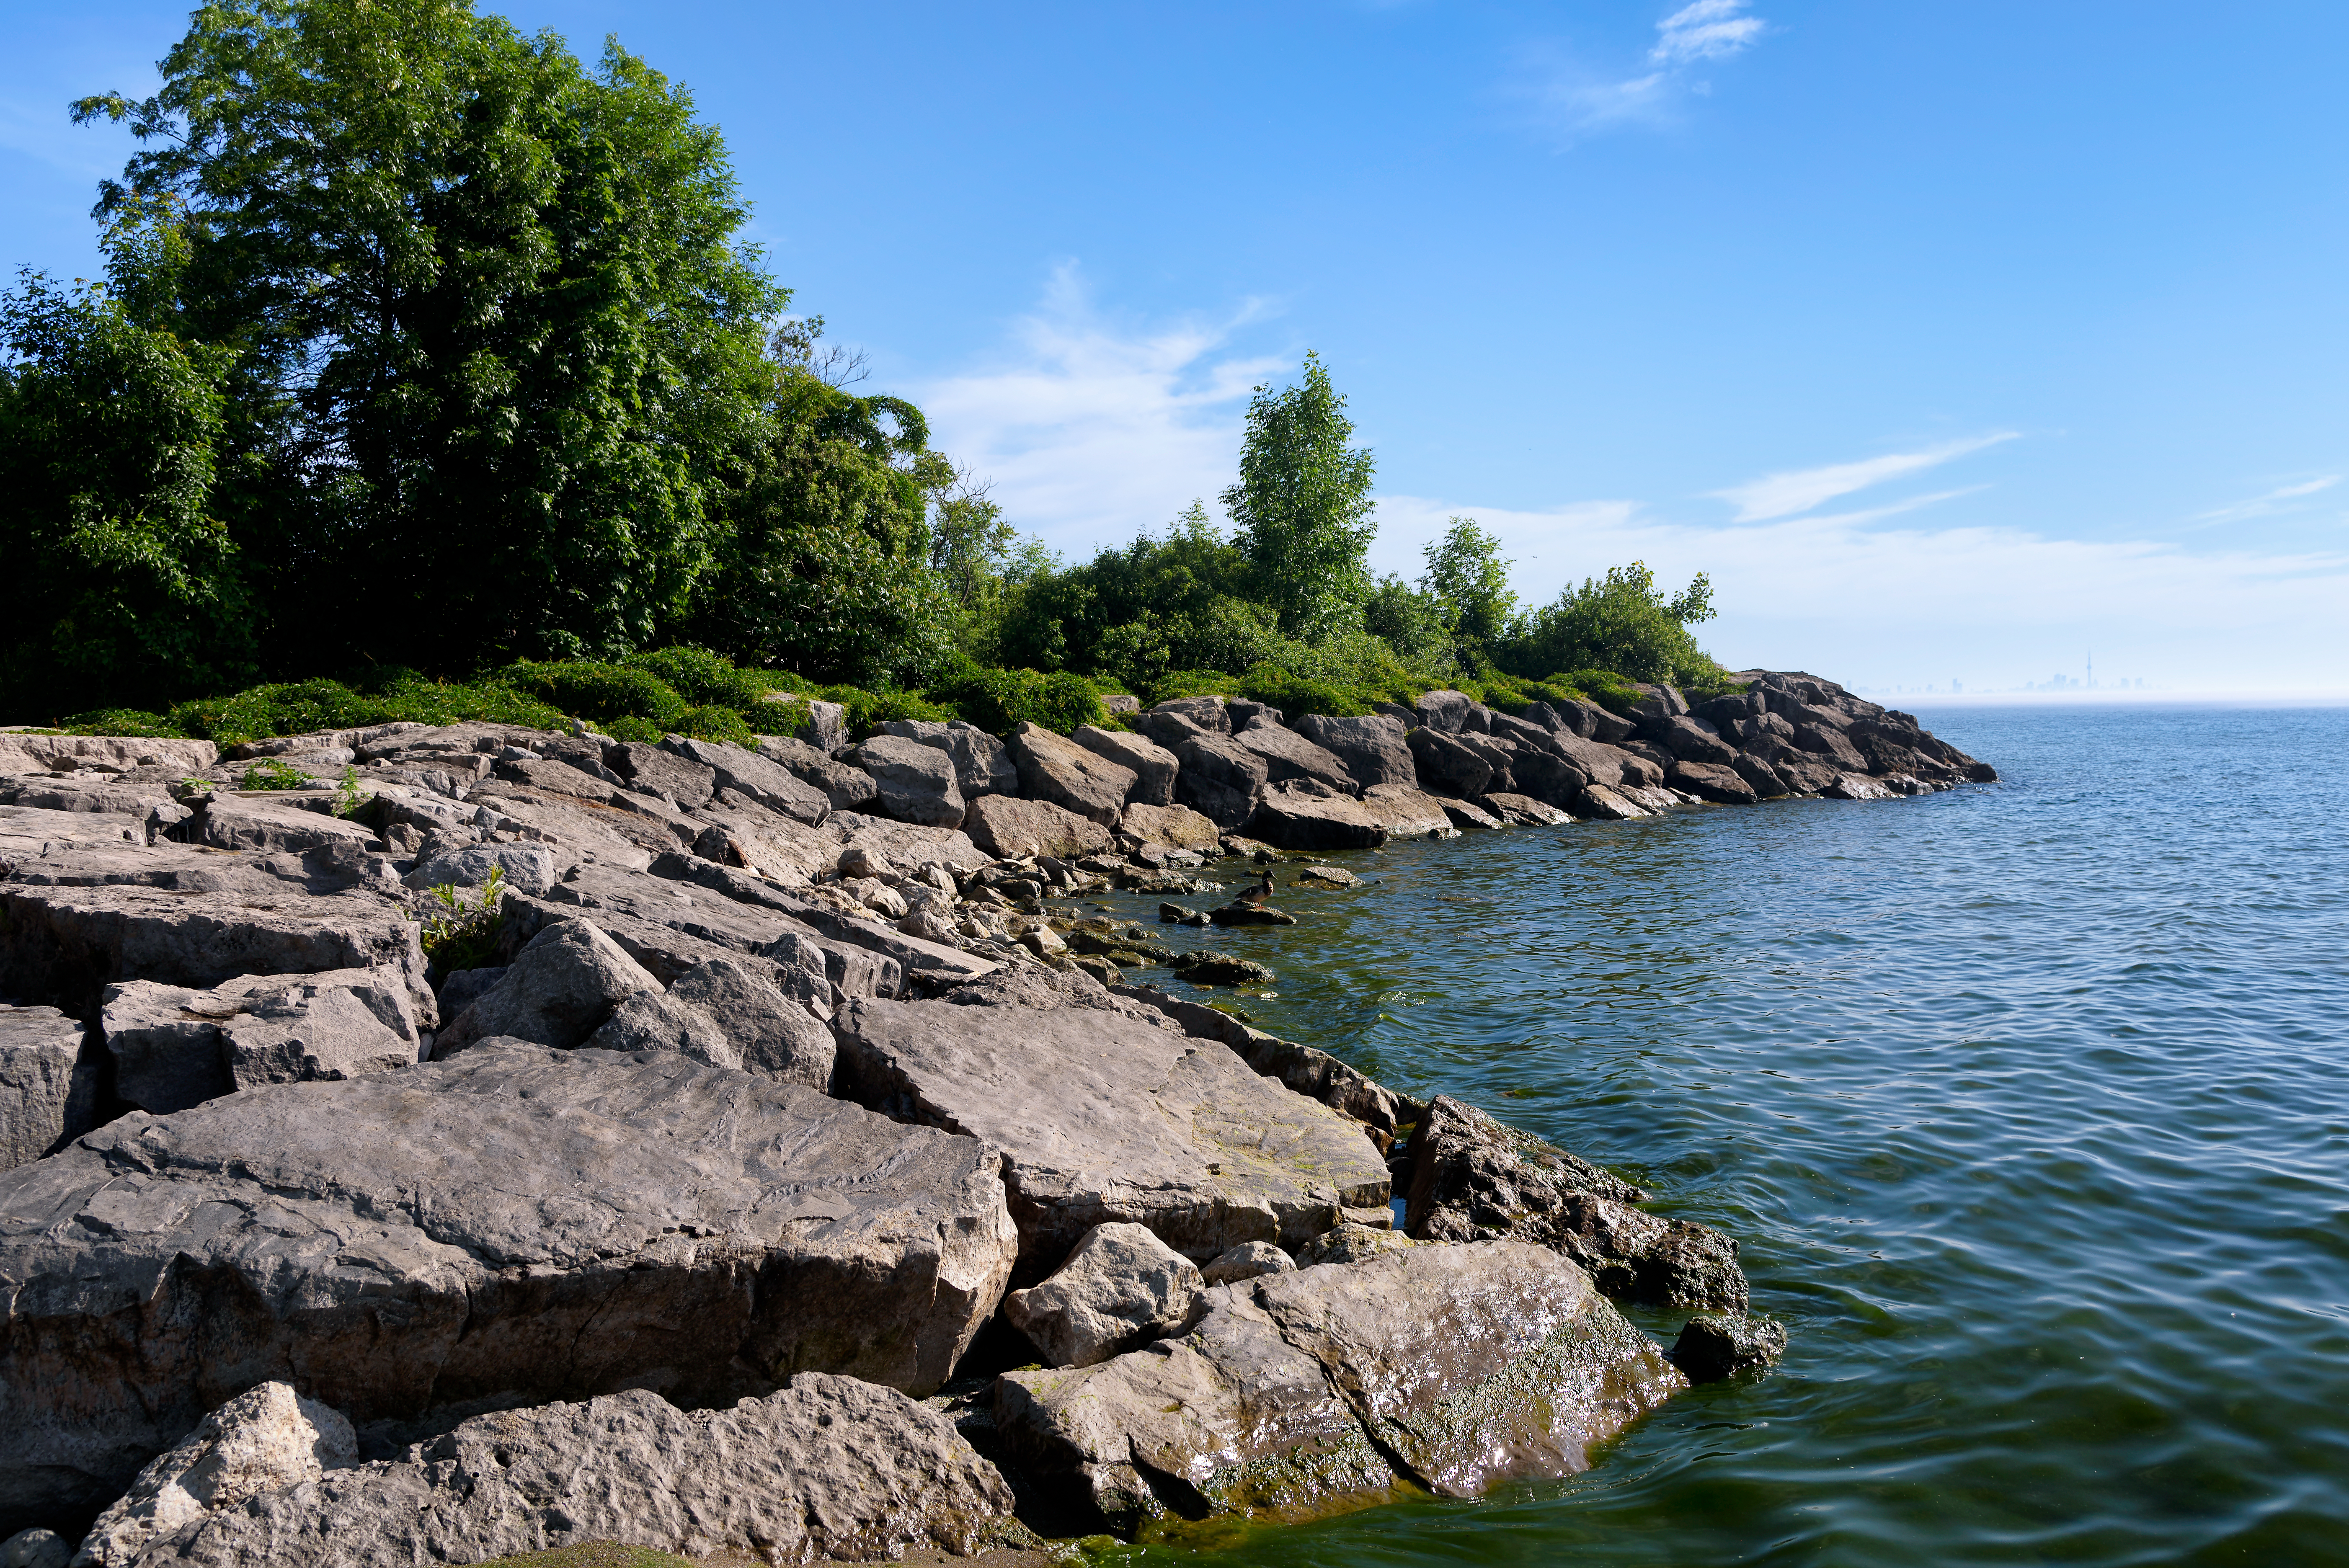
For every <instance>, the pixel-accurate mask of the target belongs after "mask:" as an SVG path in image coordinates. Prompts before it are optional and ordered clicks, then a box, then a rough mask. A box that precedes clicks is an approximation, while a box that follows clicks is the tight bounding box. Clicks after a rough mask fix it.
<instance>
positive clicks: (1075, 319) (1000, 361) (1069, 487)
mask: <svg viewBox="0 0 2349 1568" xmlns="http://www.w3.org/2000/svg"><path fill="white" fill-rule="evenodd" d="M1265 314H1266V307H1265V306H1264V305H1263V304H1261V303H1260V302H1254V301H1251V302H1248V303H1246V304H1242V305H1241V306H1240V307H1239V308H1237V310H1235V311H1233V312H1232V313H1230V314H1229V315H1226V316H1225V317H1223V318H1222V319H1220V320H1212V319H1210V320H1201V319H1186V320H1182V321H1177V322H1173V323H1164V324H1157V325H1144V326H1142V327H1140V328H1127V327H1122V326H1121V325H1118V324H1116V323H1113V322H1111V321H1108V320H1106V319H1104V318H1103V316H1102V314H1101V313H1100V312H1099V311H1098V310H1097V309H1096V307H1095V306H1094V304H1093V302H1092V296H1091V294H1090V293H1089V291H1088V290H1087V288H1086V286H1085V283H1084V279H1083V276H1082V274H1081V272H1080V270H1079V269H1078V268H1077V266H1076V265H1075V264H1074V263H1069V264H1065V265H1063V266H1061V268H1060V269H1058V270H1057V271H1056V272H1055V273H1053V275H1052V280H1051V283H1050V286H1049V287H1048V288H1047V290H1046V293H1045V297H1044V299H1043V301H1042V303H1041V304H1040V306H1039V308H1038V309H1037V310H1036V311H1035V313H1034V314H1032V315H1029V316H1026V317H1024V318H1022V319H1021V320H1019V321H1018V322H1016V323H1014V324H1013V327H1012V330H1011V332H1010V334H1009V342H1008V343H1007V345H1006V346H1005V347H1004V348H1003V350H1002V351H1001V352H1000V353H999V354H998V355H997V356H994V358H993V361H992V362H991V363H988V364H987V365H984V366H980V367H978V368H975V369H972V370H968V371H966V372H964V373H962V374H960V375H955V376H948V377H943V378H941V379H938V380H936V381H932V382H930V383H928V384H926V385H925V386H919V387H915V388H914V389H913V394H914V397H915V398H916V401H918V402H919V403H920V405H921V407H922V408H923V410H924V412H925V413H926V414H927V415H928V417H929V421H930V428H931V432H932V438H933V440H934V441H935V442H936V445H937V446H938V447H939V449H941V450H944V451H947V452H950V453H952V454H953V455H954V456H955V458H956V459H957V460H959V461H962V462H966V463H968V464H969V465H970V466H971V467H972V468H973V469H975V470H976V471H977V472H978V474H979V475H980V476H981V477H982V478H985V479H988V480H992V481H993V482H994V485H995V493H996V497H997V499H998V500H1000V501H1002V502H1003V505H1004V511H1005V515H1006V516H1007V517H1008V518H1009V520H1010V521H1012V522H1013V523H1014V524H1016V525H1017V526H1018V527H1019V528H1020V529H1022V530H1023V531H1029V532H1032V533H1035V534H1037V535H1039V536H1040V537H1041V538H1042V539H1044V540H1045V542H1048V543H1050V544H1051V545H1053V546H1054V547H1055V548H1057V549H1061V550H1064V551H1074V552H1082V551H1085V550H1089V549H1090V548H1092V546H1094V545H1097V544H1102V543H1107V542H1112V541H1118V540H1123V539H1126V538H1130V537H1131V536H1132V535H1133V533H1134V531H1136V530H1137V529H1139V528H1142V527H1146V526H1154V525H1157V524H1161V523H1164V522H1166V521H1169V520H1170V519H1171V518H1173V517H1174V514H1175V513H1176V512H1177V511H1181V510H1182V508H1183V507H1184V506H1185V504H1186V503H1188V502H1189V501H1190V500H1192V498H1194V497H1205V498H1206V499H1207V500H1208V502H1209V504H1210V505H1211V506H1212V505H1213V504H1214V498H1215V496H1216V492H1217V491H1218V490H1222V489H1223V488H1224V487H1225V486H1226V485H1227V484H1229V483H1230V482H1231V478H1232V475H1233V472H1234V471H1235V469H1236V467H1237V461H1238V456H1239V447H1240V428H1241V416H1242V406H1243V404H1244V401H1245V399H1246V398H1247V393H1248V389H1249V388H1250V387H1253V386H1255V385H1256V384H1257V382H1260V381H1263V380H1266V379H1268V377H1277V376H1278V375H1279V374H1280V373H1281V372H1283V371H1284V370H1286V369H1288V367H1289V366H1291V365H1292V364H1293V363H1294V360H1293V359H1292V358H1289V357H1269V356H1247V355H1243V354H1239V353H1236V352H1234V351H1233V350H1232V348H1231V346H1230V339H1231V337H1232V335H1233V334H1234V333H1235V332H1236V331H1237V329H1239V328H1240V327H1242V326H1243V325H1246V324H1247V323H1248V322H1250V321H1252V320H1255V319H1257V318H1259V317H1260V316H1262V315H1265Z"/></svg>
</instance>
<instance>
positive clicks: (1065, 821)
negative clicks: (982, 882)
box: [962, 795, 1111, 861]
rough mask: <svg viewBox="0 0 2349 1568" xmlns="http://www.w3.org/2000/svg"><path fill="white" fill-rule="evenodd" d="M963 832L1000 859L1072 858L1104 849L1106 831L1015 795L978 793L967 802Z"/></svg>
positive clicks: (1067, 812)
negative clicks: (1044, 856)
mask: <svg viewBox="0 0 2349 1568" xmlns="http://www.w3.org/2000/svg"><path fill="white" fill-rule="evenodd" d="M962 830H963V831H964V832H966V833H968V834H969V835H970V841H971V842H972V843H974V844H977V845H978V847H979V848H980V849H982V850H984V851H987V852H988V854H990V855H993V856H995V857H996V858H997V859H999V860H1006V861H1025V860H1032V859H1034V858H1035V857H1036V856H1038V855H1057V856H1059V857H1060V858H1061V859H1062V860H1066V861H1073V860H1076V859H1079V858H1080V857H1081V856H1085V855H1097V854H1100V853H1102V851H1105V850H1107V849H1109V847H1110V844H1111V838H1110V830H1108V829H1107V828H1104V827H1102V825H1101V824H1100V823H1099V822H1096V821H1094V820H1092V818H1090V817H1080V816H1078V815H1077V814H1076V813H1075V812H1074V811H1071V810H1065V809H1063V808H1061V807H1059V806H1055V805H1053V804H1052V803H1051V802H1050V800H1023V799H1020V798H1019V796H1017V795H983V796H981V797H979V798H978V799H976V800H973V801H972V802H971V803H970V812H969V814H968V816H966V817H965V818H964V819H963V824H962Z"/></svg>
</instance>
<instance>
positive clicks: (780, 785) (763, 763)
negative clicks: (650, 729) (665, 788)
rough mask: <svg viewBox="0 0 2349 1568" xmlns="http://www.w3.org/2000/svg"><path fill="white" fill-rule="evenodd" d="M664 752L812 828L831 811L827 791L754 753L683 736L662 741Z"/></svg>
mask: <svg viewBox="0 0 2349 1568" xmlns="http://www.w3.org/2000/svg"><path fill="white" fill-rule="evenodd" d="M661 749H662V750H664V751H667V752H668V753H670V754H671V755H673V756H677V757H682V758H686V759H687V760H688V761H690V762H697V763H699V764H700V765H701V766H702V767H704V768H707V769H709V771H710V775H711V778H712V781H713V782H714V783H715V784H716V785H717V788H718V789H731V790H733V791H734V792H735V793H736V794H738V795H742V796H745V797H747V798H749V799H752V800H755V801H757V802H758V803H759V804H760V805H761V806H764V807H765V808H766V809H767V810H770V811H780V812H781V813H782V814H783V815H784V816H786V817H790V818H792V819H794V820H798V821H802V822H805V823H807V824H808V825H809V826H810V827H813V826H814V825H815V824H816V823H818V822H821V821H823V819H824V814H825V813H826V812H828V811H830V810H832V796H831V794H830V793H829V792H828V791H826V790H824V789H820V788H818V787H817V786H815V785H813V784H810V783H808V782H807V781H806V780H804V779H802V778H800V776H799V775H798V774H796V773H793V772H792V770H791V769H788V768H785V767H784V766H783V765H782V764H781V763H780V762H777V761H776V760H774V759H773V758H770V757H761V756H760V755H759V754H758V753H757V752H755V751H745V750H744V749H742V748H740V747H739V746H728V745H725V744H724V743H722V742H719V741H715V740H688V739H687V738H685V737H683V736H681V735H672V736H670V737H669V738H667V740H664V741H662V742H661ZM712 793H713V794H714V793H715V791H712ZM682 803H683V802H679V804H682Z"/></svg>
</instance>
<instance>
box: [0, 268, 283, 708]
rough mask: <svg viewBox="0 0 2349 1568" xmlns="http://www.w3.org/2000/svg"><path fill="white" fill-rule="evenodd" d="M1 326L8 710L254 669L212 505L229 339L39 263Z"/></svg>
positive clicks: (139, 702)
mask: <svg viewBox="0 0 2349 1568" xmlns="http://www.w3.org/2000/svg"><path fill="white" fill-rule="evenodd" d="M0 334H5V343H6V346H7V352H8V354H9V356H10V362H9V363H8V364H6V365H5V366H0V558H5V560H6V562H7V563H8V588H9V603H10V605H11V607H12V614H11V615H10V617H9V628H8V632H7V634H6V636H5V640H0V711H5V712H7V713H9V714H11V715H13V716H15V717H18V718H20V719H21V718H36V719H51V718H56V717H61V716H63V715H66V714H69V713H73V712H76V711H78V710H83V709H88V708H92V707H101V706H127V707H144V708H160V707H163V706H165V705H166V704H168V703H170V702H171V701H173V700H175V699H176V698H179V697H181V696H189V695H191V694H193V693H197V692H201V691H204V690H208V689H209V690H220V689H223V688H226V687H230V686H237V685H241V684H243V683H244V682H246V681H249V680H250V679H252V677H253V676H254V636H253V622H252V616H251V611H250V606H249V604H248V603H247V599H246V595H245V592H244V588H243V582H242V580H241V578H240V576H239V573H238V568H239V565H240V562H239V560H238V556H237V552H236V548H235V546H234V544H233V543H232V542H231V541H230V539H229V536H228V531H227V529H226V528H225V526H223V525H222V522H221V521H220V520H219V519H218V518H217V517H215V516H213V515H212V512H211V510H210V503H211V500H212V490H213V488H214V481H215V478H216V466H215V453H214V446H215V444H216V443H217V442H218V441H219V439H220V438H221V431H222V404H223V401H224V400H223V397H222V391H221V382H222V377H223V376H224V375H225V374H226V372H227V370H228V368H229V359H230V356H229V355H228V354H226V353H225V352H223V351H222V350H218V349H207V348H203V347H201V346H190V345H187V344H183V343H181V341H180V340H179V339H178V338H177V337H175V336H173V335H171V333H169V332H161V331H155V330H151V329H150V328H147V327H143V326H140V325H139V324H138V323H137V322H135V321H133V320H131V319H130V316H129V313H127V312H126V311H125V310H124V308H123V307H122V306H121V305H120V304H118V303H116V302H114V301H111V300H109V299H105V298H102V297H100V296H99V295H98V294H97V293H96V292H95V291H94V290H83V291H79V292H67V291H65V290H61V289H59V288H57V287H56V286H55V285H54V284H51V283H50V282H49V281H48V280H47V279H46V278H43V277H40V276H38V275H36V274H34V273H29V272H28V273H25V274H24V275H23V277H22V281H21V284H20V286H19V287H18V288H17V289H16V290H15V291H14V292H12V293H11V294H8V295H6V296H5V298H0Z"/></svg>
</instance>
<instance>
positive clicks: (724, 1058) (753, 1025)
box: [586, 958, 833, 1091]
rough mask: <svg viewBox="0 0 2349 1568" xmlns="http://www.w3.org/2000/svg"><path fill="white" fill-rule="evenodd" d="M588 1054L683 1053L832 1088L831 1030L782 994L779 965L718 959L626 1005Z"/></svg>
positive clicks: (713, 1063) (594, 1037) (764, 1075)
mask: <svg viewBox="0 0 2349 1568" xmlns="http://www.w3.org/2000/svg"><path fill="white" fill-rule="evenodd" d="M586 1044H587V1048H588V1049H590V1050H606V1051H647V1050H661V1051H682V1052H683V1053H685V1054H686V1055H687V1056H688V1057H693V1058H694V1060H696V1061H699V1062H707V1063H708V1064H709V1065H710V1066H711V1067H715V1068H740V1069H741V1070H742V1071H744V1072H749V1073H755V1074H757V1075H758V1076H759V1077H761V1078H774V1079H776V1080H778V1081H779V1082H783V1083H796V1084H802V1085H804V1086H806V1087H807V1088H812V1089H816V1090H819V1091H821V1090H825V1089H829V1088H831V1087H832V1058H833V1043H832V1031H831V1030H829V1029H827V1028H825V1027H824V1026H823V1025H822V1024H820V1023H818V1022H817V1021H816V1020H815V1018H814V1017H813V1016H811V1015H810V1014H809V1012H808V1011H807V1009H806V1008H804V1007H802V1006H800V1005H799V1004H798V1003H796V1002H794V1001H792V999H791V998H790V997H788V996H786V995H783V993H782V992H781V989H779V988H778V987H777V985H776V984H775V981H774V965H771V964H770V963H767V962H765V961H763V960H761V959H755V958H753V959H740V960H738V959H732V958H713V959H711V960H709V962H708V963H706V964H703V965H698V967H696V968H693V969H690V970H688V971H687V972H686V973H685V974H684V975H681V976H679V977H678V982H677V984H676V985H672V986H670V987H669V988H668V989H667V991H665V992H664V991H657V990H648V991H639V992H637V993H636V994H635V995H632V996H629V997H628V998H626V1000H625V1001H623V1002H621V1004H620V1005H619V1006H617V1007H616V1008H615V1009H614V1010H613V1013H612V1016H611V1018H610V1020H609V1021H608V1022H606V1023H605V1025H604V1026H602V1027H601V1028H599V1029H597V1030H596V1031H595V1033H594V1034H593V1035H590V1036H589V1037H587V1042H586Z"/></svg>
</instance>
